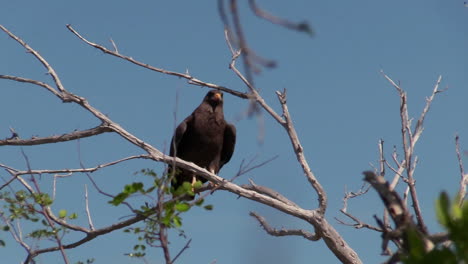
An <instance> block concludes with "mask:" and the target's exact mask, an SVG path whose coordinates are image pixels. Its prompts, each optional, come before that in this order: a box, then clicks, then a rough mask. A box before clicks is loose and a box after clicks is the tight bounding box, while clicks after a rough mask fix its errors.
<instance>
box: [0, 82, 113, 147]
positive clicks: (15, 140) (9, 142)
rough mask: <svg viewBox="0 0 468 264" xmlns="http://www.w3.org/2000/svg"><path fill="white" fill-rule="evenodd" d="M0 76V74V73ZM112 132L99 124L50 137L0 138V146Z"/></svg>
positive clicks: (71, 138)
mask: <svg viewBox="0 0 468 264" xmlns="http://www.w3.org/2000/svg"><path fill="white" fill-rule="evenodd" d="M0 78H1V75H0ZM107 132H112V130H111V129H110V128H108V127H106V126H105V125H99V126H97V127H94V128H90V129H87V130H76V131H73V132H71V133H66V134H62V135H56V136H50V137H32V138H31V139H20V138H18V137H16V138H11V139H5V140H0V146H34V145H43V144H49V143H58V142H65V141H70V140H76V139H80V138H86V137H92V136H96V135H99V134H103V133H107Z"/></svg>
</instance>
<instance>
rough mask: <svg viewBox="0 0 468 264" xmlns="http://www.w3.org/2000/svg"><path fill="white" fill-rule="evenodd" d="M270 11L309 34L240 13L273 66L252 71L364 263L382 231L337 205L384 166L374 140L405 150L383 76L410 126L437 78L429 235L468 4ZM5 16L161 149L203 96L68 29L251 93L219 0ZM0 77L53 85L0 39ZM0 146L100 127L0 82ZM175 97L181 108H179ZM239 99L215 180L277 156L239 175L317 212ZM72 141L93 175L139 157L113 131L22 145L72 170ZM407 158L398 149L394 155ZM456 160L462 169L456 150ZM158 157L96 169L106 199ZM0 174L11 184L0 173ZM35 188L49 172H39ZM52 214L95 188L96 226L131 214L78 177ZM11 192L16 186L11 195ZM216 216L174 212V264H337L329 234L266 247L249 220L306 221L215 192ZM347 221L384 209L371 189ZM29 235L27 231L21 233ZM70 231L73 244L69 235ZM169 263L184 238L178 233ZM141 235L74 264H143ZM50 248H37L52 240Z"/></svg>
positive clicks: (455, 115)
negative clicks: (283, 110) (232, 142)
mask: <svg viewBox="0 0 468 264" xmlns="http://www.w3.org/2000/svg"><path fill="white" fill-rule="evenodd" d="M259 4H261V5H262V6H263V7H264V8H265V9H267V10H269V11H271V12H272V13H275V14H278V15H281V16H283V17H285V18H289V19H291V20H294V21H302V20H307V21H309V22H310V23H311V25H312V26H313V28H314V30H315V31H316V35H315V37H314V38H310V37H307V36H306V35H303V34H298V33H296V32H291V31H288V30H285V29H283V28H279V27H276V26H273V25H271V24H269V23H266V22H264V21H260V20H258V19H257V18H256V17H254V16H253V15H252V14H251V13H250V11H248V10H247V9H246V6H245V5H244V4H243V5H242V6H243V7H242V8H241V12H242V19H243V24H244V26H245V29H246V34H247V37H248V41H249V42H250V44H251V46H252V47H253V48H254V49H255V50H256V51H257V52H258V53H259V54H260V55H263V56H265V57H267V58H271V59H274V60H276V61H277V62H278V64H279V67H278V68H276V69H273V70H266V71H263V72H262V74H261V75H259V76H256V83H257V86H258V87H259V88H261V91H262V94H263V96H264V98H265V100H267V102H268V103H269V104H270V105H271V106H272V107H274V108H275V110H276V111H278V112H279V111H280V107H279V105H278V103H277V100H276V98H275V95H274V91H276V90H281V89H283V88H285V87H286V88H288V104H289V108H290V111H291V114H292V117H293V120H294V124H295V125H296V128H297V130H298V133H299V136H300V138H301V140H302V144H303V146H304V149H305V154H306V156H307V158H308V161H309V163H310V166H311V168H312V170H313V171H314V172H315V174H316V175H317V177H318V179H319V180H320V182H321V183H322V184H323V186H324V188H325V189H326V191H327V193H328V197H329V206H328V211H327V215H326V216H327V218H328V220H329V221H330V222H331V223H332V224H333V225H334V226H335V228H336V229H337V230H338V231H339V232H340V233H341V234H342V235H343V237H344V238H345V239H346V240H347V241H348V243H349V244H350V246H351V247H353V248H354V249H355V250H356V251H357V253H358V254H359V256H360V257H361V259H362V260H363V261H364V262H365V263H377V262H382V261H383V259H384V258H382V257H380V256H379V254H380V241H381V239H380V234H378V233H376V232H372V231H367V230H354V229H352V228H350V227H347V226H342V225H339V224H338V223H337V222H336V221H335V220H334V219H333V217H335V216H337V217H340V218H343V217H342V216H341V215H340V213H339V212H338V210H339V208H340V207H341V200H342V197H343V192H344V189H345V186H346V187H347V188H348V190H356V189H357V188H359V186H361V184H362V175H361V172H362V171H363V170H367V169H370V165H369V163H373V164H376V163H377V160H378V152H377V142H378V140H379V139H380V138H382V139H384V141H385V144H386V145H385V147H386V154H387V156H388V157H389V156H390V153H391V149H392V147H393V146H394V145H396V146H397V147H398V148H399V147H400V146H401V143H400V138H401V136H400V134H399V131H400V123H399V114H398V107H399V99H398V96H397V94H396V91H395V90H394V88H393V87H391V86H390V85H389V84H388V83H387V81H386V80H385V79H384V78H383V77H382V76H381V74H380V73H379V71H380V70H384V71H385V72H386V73H387V74H388V75H389V76H390V77H392V78H393V79H394V80H395V81H400V83H401V86H402V87H403V88H404V89H406V90H407V91H408V98H409V104H410V105H409V111H410V114H411V115H412V116H413V117H416V118H417V117H418V116H419V113H420V112H421V110H422V108H423V107H424V104H425V97H426V96H428V95H429V94H430V92H431V90H432V87H433V85H434V83H435V81H436V79H437V77H438V76H439V75H442V76H443V81H442V87H446V86H447V87H448V88H449V89H448V90H447V91H446V92H444V93H442V94H439V95H438V96H437V98H436V99H435V102H434V104H433V105H432V108H431V111H430V113H429V115H428V117H427V121H426V123H425V131H424V133H423V136H422V138H421V140H420V142H419V143H418V145H417V148H416V151H417V155H418V157H419V159H420V162H419V164H418V168H417V170H416V175H415V177H416V179H417V186H418V191H419V195H420V200H421V202H422V208H423V214H424V216H425V217H426V221H427V223H428V225H429V228H430V230H431V231H432V232H435V231H438V230H439V227H438V224H437V223H436V221H435V220H434V213H433V203H434V200H435V198H436V197H437V195H438V193H439V192H440V191H441V190H448V191H449V192H450V193H452V194H454V193H455V191H456V190H457V184H458V181H459V172H458V166H457V161H456V156H455V152H454V135H455V133H459V135H460V137H461V142H462V147H463V148H464V149H467V148H468V125H467V123H466V114H467V110H468V107H467V98H468V87H467V86H468V74H467V70H468V56H467V55H468V52H467V49H468V34H467V31H468V29H467V25H468V9H467V8H464V7H463V1H457V0H455V1H446V0H424V1H422V0H416V1H403V0H396V1H381V0H377V1H375V0H373V1H370V0H367V1H365V0H358V1H345V0H335V1H307V0H302V1H288V2H287V3H286V2H284V1H259ZM0 17H1V20H0V22H1V23H2V24H3V25H4V26H6V27H7V28H9V29H10V30H11V31H12V32H14V33H15V34H17V35H19V36H21V37H22V38H23V39H24V40H25V41H26V42H27V43H28V44H30V45H31V46H32V47H33V48H35V49H36V50H37V51H39V52H40V53H41V54H42V55H43V56H44V57H45V58H46V59H47V60H48V61H49V62H50V63H51V64H52V66H53V67H54V68H55V70H56V71H57V72H58V73H59V75H60V76H61V78H62V81H63V83H64V85H65V87H66V88H67V89H68V90H69V91H71V92H73V93H75V94H77V95H80V96H83V97H86V98H87V99H88V100H89V102H90V103H91V104H92V105H93V106H95V107H96V108H98V109H99V110H101V111H102V112H104V113H106V114H107V115H108V116H110V117H111V118H112V119H113V120H114V121H116V122H118V123H120V124H121V125H122V126H123V127H124V128H126V129H127V130H128V131H130V132H132V133H134V134H135V135H136V136H138V137H139V138H141V139H143V140H145V141H147V142H149V143H151V144H153V145H154V146H155V147H157V148H159V149H161V150H165V149H167V144H168V141H169V140H170V138H171V136H172V131H173V128H174V125H175V124H174V118H173V112H174V110H175V109H176V110H177V111H176V112H177V122H179V121H180V120H182V119H183V118H184V117H185V116H187V115H188V114H189V113H191V111H192V110H193V109H194V108H195V107H196V106H197V105H198V104H199V103H200V101H201V100H202V98H203V96H204V94H205V93H206V91H207V90H206V89H205V88H203V89H201V88H198V87H195V86H190V85H188V84H187V83H186V81H184V80H180V79H177V78H173V77H170V76H164V75H161V74H158V73H155V72H151V71H148V70H145V69H143V68H139V67H136V66H133V65H131V64H130V63H128V62H125V61H122V60H119V59H116V58H113V57H111V56H108V55H105V54H103V53H102V52H100V51H98V50H96V49H93V48H91V47H89V46H87V45H85V44H83V43H82V42H81V41H79V40H78V39H77V38H76V37H75V36H73V35H72V34H71V33H70V32H69V31H68V30H67V29H66V28H65V25H66V24H71V25H73V26H74V27H75V29H77V30H78V31H79V32H80V33H82V34H83V35H84V36H86V37H87V38H89V39H90V40H92V41H95V42H97V43H101V44H104V45H106V46H107V47H111V44H110V42H109V39H110V38H112V39H113V40H114V41H115V43H116V44H117V46H118V48H119V51H120V52H121V53H122V54H125V55H128V56H132V57H133V58H135V59H138V60H140V61H143V62H146V63H148V64H151V65H153V66H157V67H162V68H165V69H168V70H173V71H179V72H185V71H186V70H188V71H189V72H190V73H191V74H192V75H194V76H195V77H197V78H199V79H201V80H204V81H208V82H212V83H216V84H220V85H224V86H227V87H230V88H232V89H237V90H240V91H245V87H244V86H243V85H242V83H241V82H240V81H239V80H238V79H237V78H236V77H235V76H234V74H233V73H232V72H231V71H230V70H229V69H228V63H229V61H230V55H229V52H228V49H227V47H226V44H225V41H224V36H223V28H222V25H221V22H220V19H219V17H218V14H217V11H216V5H215V3H214V1H206V0H205V1H156V0H142V1H121V0H118V1H89V0H84V1H75V2H71V1H57V0H55V1H5V2H4V3H3V4H2V9H1V10H0ZM0 74H10V75H18V76H23V77H27V78H33V79H38V80H41V81H46V82H49V83H50V78H48V76H47V75H46V74H45V70H44V69H43V68H42V66H41V65H39V63H38V62H37V61H35V59H34V58H33V57H32V56H31V55H30V54H26V53H25V52H24V49H23V48H22V47H20V46H19V45H18V44H16V43H15V42H14V41H13V40H11V39H10V38H8V37H7V36H6V35H5V34H0ZM0 89H1V92H2V103H1V104H0V121H1V122H0V137H1V138H6V137H9V136H10V132H9V127H10V126H11V127H14V128H15V129H16V131H17V132H18V133H19V135H20V136H21V137H23V138H28V137H31V136H34V135H37V136H48V135H52V134H60V133H66V132H70V131H72V130H74V129H87V128H90V127H93V126H96V125H98V121H97V120H96V119H95V118H93V117H92V116H91V115H90V114H89V113H86V112H85V111H83V110H82V109H80V108H79V107H77V106H76V105H71V104H62V103H61V102H59V101H58V99H57V98H55V97H54V96H52V95H51V94H50V93H47V92H45V91H44V90H42V89H40V88H38V87H34V86H31V85H25V84H18V83H14V82H11V81H6V80H0ZM176 93H178V94H179V102H178V104H177V107H176ZM246 107H247V102H246V101H243V100H241V99H239V98H236V97H232V96H229V95H226V96H225V115H226V119H228V120H229V121H231V122H234V123H235V125H236V126H237V133H238V139H237V142H238V143H237V146H236V152H235V154H234V157H233V159H232V160H231V162H230V163H229V164H228V165H227V166H225V167H224V168H223V170H222V171H221V173H220V175H221V176H222V177H225V178H230V177H232V176H233V175H235V173H236V172H237V170H238V168H239V166H240V164H241V162H242V160H244V159H245V160H250V159H252V158H254V157H256V159H257V160H258V161H259V162H260V161H263V160H266V159H269V158H271V157H272V156H275V155H278V156H279V157H278V158H277V159H276V160H275V161H274V162H272V163H269V164H268V165H265V166H263V167H261V168H259V169H257V170H254V171H252V172H250V173H248V175H244V176H242V177H241V178H239V179H238V180H237V182H238V183H240V184H242V183H246V182H247V180H248V179H249V178H252V179H253V180H254V181H255V182H257V183H258V184H262V185H266V186H269V187H271V188H273V189H276V190H278V191H280V192H281V193H283V194H284V195H286V196H287V197H289V198H290V199H292V200H293V201H295V202H297V203H298V204H300V205H302V206H304V207H306V208H315V206H316V195H315V193H314V192H313V191H312V189H311V188H310V186H309V185H308V184H307V181H306V180H305V178H304V177H303V175H302V173H301V170H300V166H299V165H298V164H297V162H296V159H295V156H294V153H293V152H292V148H291V146H290V144H289V140H288V139H287V137H286V134H285V132H284V131H283V130H282V128H281V127H280V126H279V125H278V124H276V123H275V122H274V121H273V120H272V119H271V118H270V117H268V116H266V115H264V121H265V122H264V123H265V127H264V128H265V138H264V144H263V145H262V144H259V143H258V141H257V138H256V135H257V134H258V128H259V127H258V122H257V121H258V120H257V119H256V118H250V119H249V118H241V119H239V118H238V117H239V116H241V115H242V113H243V112H244V111H245V110H246ZM78 147H79V148H80V149H81V159H82V161H83V162H84V163H85V165H86V166H95V165H98V164H100V163H105V162H109V161H112V160H115V159H119V158H123V157H126V156H129V155H134V154H140V153H141V152H140V150H138V149H137V148H135V147H134V146H132V145H130V144H129V143H127V142H126V141H124V140H122V139H120V138H118V137H116V136H114V135H102V136H99V137H96V138H94V139H84V140H81V141H80V142H79V143H78V142H69V143H60V144H53V145H48V146H36V147H24V148H23V150H24V151H25V153H26V154H27V155H28V157H29V159H30V161H31V166H32V168H33V169H46V168H49V169H52V168H56V169H59V168H78V167H79V166H80V165H79V161H80V159H79V157H78ZM399 153H400V154H401V152H399ZM0 162H1V163H5V164H9V165H11V166H14V167H16V168H18V169H26V165H25V161H24V159H23V158H22V155H21V150H20V148H17V147H2V148H0ZM465 162H468V160H467V158H466V157H465ZM140 168H154V169H155V170H157V171H159V172H161V171H162V170H163V167H162V166H161V165H160V164H154V163H150V162H143V161H138V162H128V163H125V164H121V165H118V166H115V167H114V168H110V169H105V170H102V171H99V172H97V173H94V174H93V176H94V178H95V180H96V181H97V182H98V183H99V185H100V186H101V187H102V188H103V189H105V191H107V192H111V193H117V192H118V191H119V190H121V189H122V187H123V185H124V184H125V183H128V182H131V181H140V180H142V178H141V176H134V175H133V172H135V171H137V170H138V169H140ZM0 176H1V177H3V178H8V175H7V173H6V172H0ZM41 179H42V181H43V185H42V187H43V188H44V190H48V189H50V186H51V176H50V175H43V176H42V178H41ZM57 184H58V185H57V189H58V191H57V198H56V202H55V203H54V205H53V206H52V208H53V210H54V211H58V210H60V209H67V210H68V211H70V212H72V211H73V212H76V213H78V215H79V216H80V218H79V220H77V221H76V223H78V224H83V225H86V220H85V213H84V212H85V211H84V198H83V197H84V185H85V184H88V187H89V189H90V192H91V193H90V202H91V208H90V209H91V213H92V215H93V219H94V223H95V225H96V226H97V227H103V226H106V225H108V224H110V223H112V222H113V221H117V220H119V219H118V217H121V216H126V215H127V214H128V212H127V211H125V210H123V209H120V208H111V207H109V206H108V205H107V201H108V198H106V197H103V196H101V195H99V194H97V193H96V191H95V190H94V189H92V187H91V186H90V183H89V181H88V180H87V179H86V177H85V176H84V175H78V174H77V175H74V176H73V177H68V178H65V179H60V180H59V181H58V183H57ZM17 187H18V185H15V188H17ZM208 202H209V203H211V204H213V205H214V210H213V211H211V212H206V211H203V210H201V209H193V210H192V211H190V212H189V213H187V214H186V215H184V216H183V218H184V230H185V234H186V235H187V237H189V238H192V239H193V241H192V244H191V247H190V249H188V250H187V251H186V252H185V253H184V255H183V256H182V257H181V259H180V261H179V262H178V263H211V262H212V261H213V260H217V263H220V264H221V263H222V264H238V263H272V264H281V263H299V264H302V263H311V262H314V263H337V262H338V261H337V259H336V258H335V257H334V256H333V255H332V254H331V253H330V252H329V250H328V249H327V248H326V247H325V246H324V243H323V241H319V242H308V241H306V240H304V239H302V238H296V237H288V238H274V237H270V236H269V235H267V234H265V232H264V231H263V230H261V229H260V228H259V225H258V224H257V223H256V222H255V221H254V220H253V219H252V218H251V217H250V216H249V215H248V213H249V211H252V210H253V211H257V212H259V213H260V214H262V215H263V216H265V217H266V218H267V219H268V220H269V222H270V223H271V224H272V225H275V226H276V227H281V226H284V227H287V228H308V229H309V228H310V227H309V226H307V225H305V224H304V223H303V222H301V221H299V220H296V219H293V218H291V217H287V216H284V215H282V214H281V213H277V212H275V211H273V210H271V209H270V208H267V207H265V206H262V205H259V204H256V203H254V202H251V201H248V200H246V199H243V198H241V199H237V197H235V196H234V195H232V194H230V193H223V192H218V193H215V194H214V195H213V196H211V197H209V198H208ZM349 210H350V212H352V213H353V214H354V215H356V216H358V217H360V218H361V219H363V220H366V221H368V222H369V223H372V224H374V221H373V219H372V215H373V214H381V212H382V205H381V202H380V201H379V200H378V199H377V197H376V195H375V194H374V193H373V191H371V192H370V193H369V194H368V195H367V196H365V197H363V198H359V199H356V200H353V201H351V202H350V205H349ZM26 231H27V228H25V232H26ZM0 238H1V239H4V240H6V242H7V245H8V246H7V247H6V248H0V254H1V255H2V262H4V263H19V262H20V261H22V260H23V259H24V258H23V257H24V251H23V250H22V249H21V248H19V247H17V246H16V245H14V242H13V240H12V239H11V237H10V236H9V235H8V233H0ZM78 238H79V236H71V237H70V238H69V240H66V241H74V240H76V239H78ZM170 239H171V242H172V243H171V249H172V252H173V254H175V252H177V250H178V249H180V248H181V247H182V246H183V245H184V244H185V242H186V240H185V239H182V238H179V237H178V236H177V234H176V233H171V237H170ZM134 243H136V240H135V238H134V237H132V236H129V235H126V234H123V233H122V232H121V231H116V232H114V233H112V234H110V235H107V236H103V237H100V238H98V239H95V240H94V241H92V242H90V243H88V244H86V245H84V246H82V247H80V248H77V249H73V250H70V251H68V252H69V256H70V258H71V260H72V262H73V263H74V262H76V261H79V260H81V261H84V260H86V258H91V257H93V258H95V259H96V262H95V263H118V264H120V263H122V264H123V263H141V261H138V260H137V261H135V260H131V259H129V258H127V257H125V256H123V253H126V252H130V251H131V247H132V245H133V244H134ZM47 244H48V243H45V245H47ZM148 253H149V254H148V257H147V260H148V262H149V263H152V264H153V263H154V264H156V263H161V262H162V260H163V258H162V254H161V251H160V250H159V249H149V252H148ZM38 260H39V263H61V259H60V258H59V255H58V254H46V255H43V256H40V257H39V258H38Z"/></svg>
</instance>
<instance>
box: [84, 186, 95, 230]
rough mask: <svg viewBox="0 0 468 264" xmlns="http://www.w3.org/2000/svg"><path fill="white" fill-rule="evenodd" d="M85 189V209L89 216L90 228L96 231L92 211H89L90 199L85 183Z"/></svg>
mask: <svg viewBox="0 0 468 264" xmlns="http://www.w3.org/2000/svg"><path fill="white" fill-rule="evenodd" d="M84 189H85V210H86V216H87V217H88V224H89V229H90V230H91V231H94V230H95V228H94V225H93V220H92V219H91V212H90V211H89V201H88V186H87V185H86V184H85V186H84Z"/></svg>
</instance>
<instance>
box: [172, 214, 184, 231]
mask: <svg viewBox="0 0 468 264" xmlns="http://www.w3.org/2000/svg"><path fill="white" fill-rule="evenodd" d="M172 222H173V223H174V225H175V226H176V227H177V228H180V227H181V226H182V219H181V218H180V217H179V216H177V215H176V216H174V218H173V219H172Z"/></svg>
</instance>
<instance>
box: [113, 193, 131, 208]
mask: <svg viewBox="0 0 468 264" xmlns="http://www.w3.org/2000/svg"><path fill="white" fill-rule="evenodd" d="M128 196H129V195H128V194H127V193H119V194H117V195H116V196H115V197H114V199H112V200H111V201H109V203H110V204H112V205H115V206H117V205H119V204H121V203H122V202H123V201H125V199H127V197H128Z"/></svg>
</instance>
